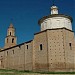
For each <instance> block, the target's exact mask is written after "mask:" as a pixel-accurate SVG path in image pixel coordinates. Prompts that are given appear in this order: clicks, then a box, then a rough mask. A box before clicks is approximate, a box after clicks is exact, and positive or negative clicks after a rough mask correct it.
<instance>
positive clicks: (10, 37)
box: [4, 23, 17, 48]
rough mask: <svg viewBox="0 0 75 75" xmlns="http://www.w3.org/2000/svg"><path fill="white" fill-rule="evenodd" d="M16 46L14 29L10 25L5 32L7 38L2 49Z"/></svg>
mask: <svg viewBox="0 0 75 75" xmlns="http://www.w3.org/2000/svg"><path fill="white" fill-rule="evenodd" d="M16 44H17V38H16V36H15V28H14V27H13V24H12V23H11V24H10V26H9V27H8V30H7V36H6V38H5V46H4V48H9V47H12V46H15V45H16Z"/></svg>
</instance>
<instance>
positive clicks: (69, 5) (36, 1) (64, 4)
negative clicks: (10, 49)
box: [0, 0, 75, 47]
mask: <svg viewBox="0 0 75 75" xmlns="http://www.w3.org/2000/svg"><path fill="white" fill-rule="evenodd" d="M74 1H75V0H55V5H56V6H58V8H59V13H60V14H67V15H70V16H72V17H73V19H74V21H73V31H75V24H74V23H75V15H74V12H75V7H74V5H75V4H74V3H75V2H74ZM51 6H52V0H0V47H3V46H4V41H5V37H6V34H7V28H8V27H9V24H10V22H11V18H13V21H12V23H13V24H14V27H15V28H16V36H17V38H18V42H17V43H18V44H20V43H23V42H25V41H29V40H31V39H33V38H34V33H36V32H39V31H40V26H39V25H38V20H39V19H40V18H42V17H43V16H46V15H49V14H50V7H51Z"/></svg>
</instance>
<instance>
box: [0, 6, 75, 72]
mask: <svg viewBox="0 0 75 75" xmlns="http://www.w3.org/2000/svg"><path fill="white" fill-rule="evenodd" d="M72 21H73V20H72V18H71V17H70V16H68V15H63V14H58V8H57V6H52V7H51V14H50V15H48V16H44V17H43V18H41V19H40V20H39V22H38V23H39V25H41V31H40V32H38V33H35V34H34V39H33V40H30V41H27V42H24V43H22V44H19V45H17V43H16V42H17V37H16V36H15V28H14V27H13V25H12V24H10V26H9V28H8V30H7V36H6V38H5V46H4V49H3V50H1V51H0V69H16V70H29V71H74V70H75V38H74V32H73V31H72Z"/></svg>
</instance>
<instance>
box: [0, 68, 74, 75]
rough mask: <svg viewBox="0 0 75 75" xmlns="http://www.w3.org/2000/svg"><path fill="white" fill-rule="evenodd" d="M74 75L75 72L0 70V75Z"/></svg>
mask: <svg viewBox="0 0 75 75" xmlns="http://www.w3.org/2000/svg"><path fill="white" fill-rule="evenodd" d="M43 74H44V75H53V74H54V75H75V72H31V71H17V70H2V69H1V70H0V75H43Z"/></svg>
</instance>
